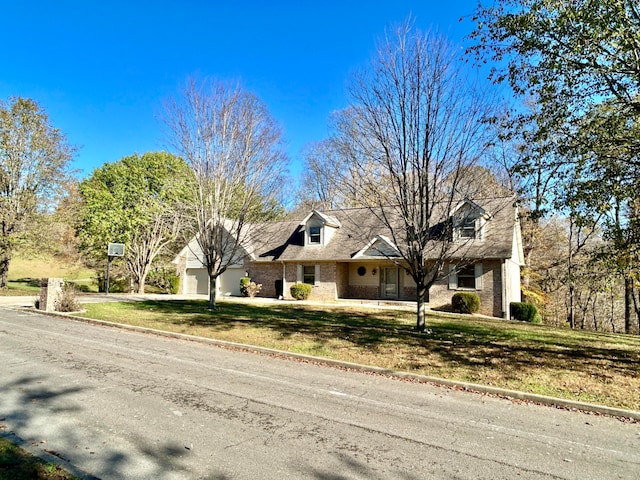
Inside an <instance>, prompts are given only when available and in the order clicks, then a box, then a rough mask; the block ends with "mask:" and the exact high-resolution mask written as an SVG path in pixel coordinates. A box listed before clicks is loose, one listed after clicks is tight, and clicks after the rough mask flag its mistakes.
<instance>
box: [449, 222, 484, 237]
mask: <svg viewBox="0 0 640 480" xmlns="http://www.w3.org/2000/svg"><path fill="white" fill-rule="evenodd" d="M454 222H456V220H455V217H454ZM474 224H475V230H474V232H475V233H474V236H473V237H463V236H462V226H461V225H460V224H457V225H456V226H455V228H454V230H453V236H454V240H456V241H460V242H469V241H476V242H481V241H482V240H484V234H485V232H484V229H485V225H486V224H487V221H486V220H485V219H484V218H483V217H477V218H475V219H474Z"/></svg>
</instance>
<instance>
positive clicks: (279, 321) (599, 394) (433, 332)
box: [83, 299, 640, 410]
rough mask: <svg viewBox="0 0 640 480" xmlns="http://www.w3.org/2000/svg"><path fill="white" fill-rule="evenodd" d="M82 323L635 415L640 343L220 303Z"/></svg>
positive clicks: (97, 308) (111, 309)
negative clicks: (421, 325) (418, 325)
mask: <svg viewBox="0 0 640 480" xmlns="http://www.w3.org/2000/svg"><path fill="white" fill-rule="evenodd" d="M85 307H86V308H87V312H86V313H84V314H83V316H86V317H90V318H95V319H101V320H108V321H113V322H119V323H125V324H129V325H137V326H144V327H150V328H155V329H159V330H166V331H171V332H179V333H186V334H190V335H196V336H202V337H207V338H215V339H219V340H226V341H231V342H238V343H244V344H250V345H257V346H262V347H268V348H275V349H279V350H284V351H289V352H296V353H305V354H310V355H316V356H320V357H325V358H331V359H338V360H344V361H349V362H356V363H360V364H365V365H372V366H378V367H382V368H388V369H393V370H400V371H407V372H413V373H419V374H425V375H431V376H436V377H442V378H447V379H453V380H462V381H467V382H473V383H479V384H484V385H491V386H495V387H502V388H508V389H512V390H520V391H525V392H531V393H537V394H542V395H551V396H555V397H561V398H567V399H572V400H580V401H586V402H592V403H597V404H601V405H607V406H610V407H618V408H625V409H632V410H640V337H638V336H629V335H615V334H605V333H594V332H587V331H575V330H569V329H558V328H553V327H548V326H542V325H531V324H525V323H520V322H508V321H504V320H499V319H486V318H480V317H473V316H463V315H461V316H453V315H444V314H438V313H432V314H430V315H429V316H428V318H427V325H428V328H429V329H430V333H428V334H420V333H417V332H415V331H413V325H414V321H415V320H414V317H413V313H411V312H406V311H401V310H380V309H367V308H364V307H353V306H335V305H328V306H322V307H321V306H311V305H303V304H288V303H261V302H260V300H258V299H255V301H252V302H238V301H233V300H224V301H221V302H219V308H218V310H216V311H215V312H208V311H207V310H206V303H205V302H204V301H175V300H174V301H170V300H167V301H164V300H163V301H145V302H133V303H104V304H88V305H86V306H85Z"/></svg>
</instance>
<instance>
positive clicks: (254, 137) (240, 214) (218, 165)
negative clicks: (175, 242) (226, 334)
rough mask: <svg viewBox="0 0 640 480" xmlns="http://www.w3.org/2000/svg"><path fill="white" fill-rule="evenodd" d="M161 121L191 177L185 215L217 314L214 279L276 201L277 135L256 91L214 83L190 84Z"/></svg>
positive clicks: (237, 256) (279, 174)
mask: <svg viewBox="0 0 640 480" xmlns="http://www.w3.org/2000/svg"><path fill="white" fill-rule="evenodd" d="M164 121H165V124H166V126H167V134H168V136H167V139H168V142H169V143H170V145H171V146H172V147H173V148H174V149H175V150H176V152H177V153H178V154H179V155H181V156H182V157H183V158H184V159H185V160H186V161H187V163H189V165H190V166H191V168H192V169H193V170H194V173H195V182H194V184H193V190H192V194H191V199H190V202H189V205H187V208H186V212H187V214H188V215H190V217H191V218H193V220H194V223H193V224H194V229H193V232H192V233H193V235H194V236H195V238H196V240H197V243H198V246H199V248H200V250H201V252H202V261H203V264H204V266H205V267H206V268H207V272H208V274H209V309H214V308H215V306H216V283H217V279H218V277H219V276H220V275H221V274H222V273H224V272H225V270H226V269H227V268H228V267H229V266H230V265H233V264H235V263H239V262H240V261H241V260H242V258H243V257H244V256H245V255H246V254H247V253H250V252H247V251H246V248H247V244H248V241H247V240H248V238H249V235H250V231H249V228H248V224H249V223H250V222H251V221H255V220H257V219H264V214H265V211H266V210H270V209H272V208H273V206H274V205H276V204H277V202H278V195H279V193H280V192H281V187H282V184H283V178H284V172H285V168H286V163H287V156H286V153H285V150H284V144H283V137H282V130H281V128H280V126H279V125H278V124H277V122H276V121H275V119H274V118H273V117H272V116H271V114H270V113H269V111H268V109H267V107H266V105H265V104H264V103H263V102H262V101H261V100H259V99H258V98H257V97H256V96H255V95H254V94H252V93H250V92H248V91H246V90H245V89H243V88H242V87H241V86H239V85H237V84H231V83H226V82H222V81H216V80H206V81H204V82H201V83H198V82H196V81H195V80H193V79H191V80H189V81H188V82H187V85H186V87H185V88H184V90H183V91H182V93H181V95H179V96H177V97H175V98H173V99H171V100H169V101H168V102H167V103H166V105H165V115H164Z"/></svg>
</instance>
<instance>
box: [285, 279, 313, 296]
mask: <svg viewBox="0 0 640 480" xmlns="http://www.w3.org/2000/svg"><path fill="white" fill-rule="evenodd" d="M311 288H312V287H311V285H309V284H308V283H294V284H293V285H291V289H290V291H291V296H292V297H293V298H295V299H296V300H306V299H307V298H309V295H311Z"/></svg>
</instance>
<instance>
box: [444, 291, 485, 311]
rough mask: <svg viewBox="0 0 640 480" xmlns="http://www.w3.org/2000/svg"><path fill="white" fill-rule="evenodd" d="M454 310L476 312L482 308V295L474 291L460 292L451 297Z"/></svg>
mask: <svg viewBox="0 0 640 480" xmlns="http://www.w3.org/2000/svg"><path fill="white" fill-rule="evenodd" d="M451 306H452V307H453V311H454V312H459V313H476V312H477V311H478V310H480V297H479V296H478V294H476V293H472V292H458V293H456V294H454V295H453V297H452V298H451Z"/></svg>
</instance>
